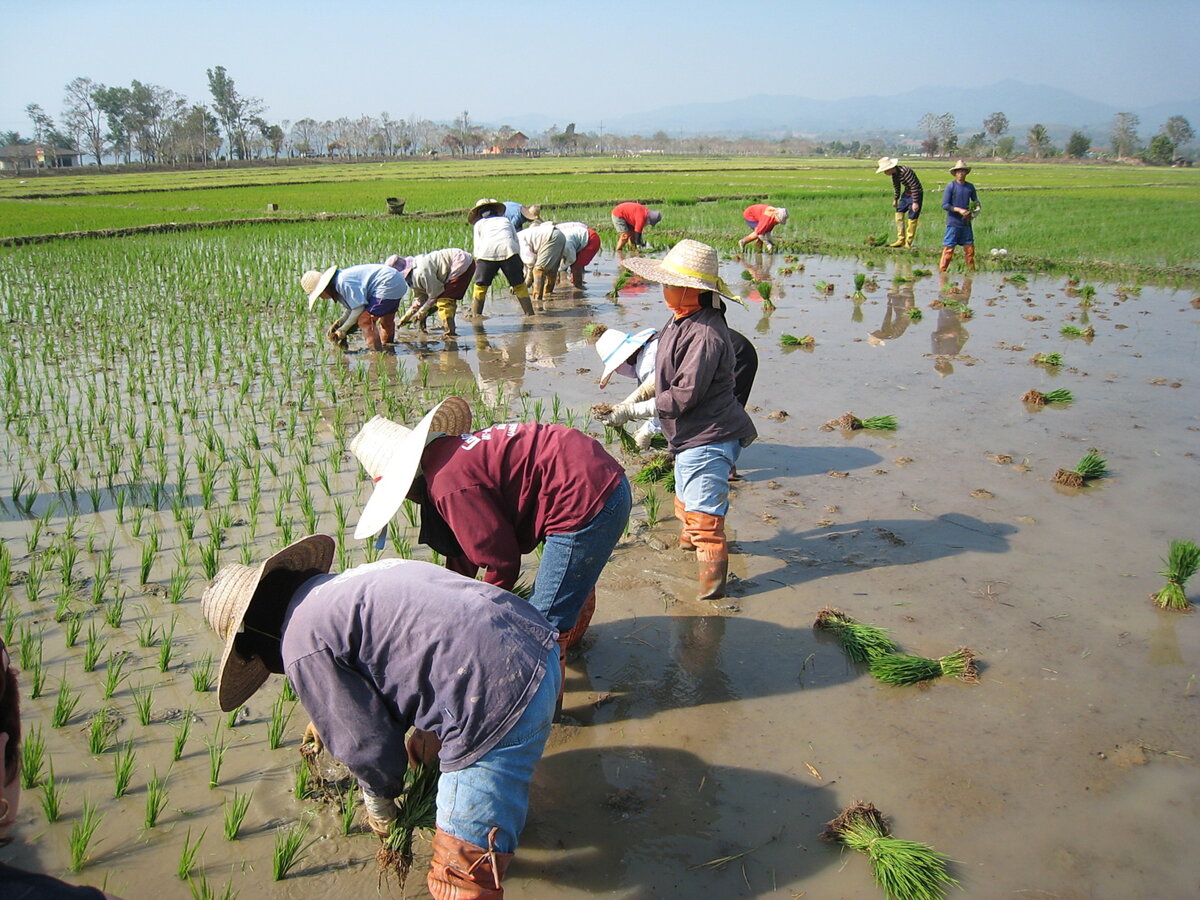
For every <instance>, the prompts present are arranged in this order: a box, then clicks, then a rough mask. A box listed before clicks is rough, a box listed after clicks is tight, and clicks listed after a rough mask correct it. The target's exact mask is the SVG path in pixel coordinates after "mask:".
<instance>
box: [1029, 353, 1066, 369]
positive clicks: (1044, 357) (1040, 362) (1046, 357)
mask: <svg viewBox="0 0 1200 900" xmlns="http://www.w3.org/2000/svg"><path fill="white" fill-rule="evenodd" d="M1029 361H1030V362H1031V363H1033V364H1034V365H1035V366H1053V367H1055V368H1057V367H1058V366H1061V365H1062V364H1063V355H1062V354H1061V353H1038V354H1035V355H1034V357H1033V358H1032V359H1031V360H1029Z"/></svg>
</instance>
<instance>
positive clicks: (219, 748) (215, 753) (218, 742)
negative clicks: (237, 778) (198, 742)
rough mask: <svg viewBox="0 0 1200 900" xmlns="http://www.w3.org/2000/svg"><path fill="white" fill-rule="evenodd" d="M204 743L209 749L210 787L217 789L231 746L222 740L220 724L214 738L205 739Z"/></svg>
mask: <svg viewBox="0 0 1200 900" xmlns="http://www.w3.org/2000/svg"><path fill="white" fill-rule="evenodd" d="M204 743H205V746H207V747H208V786H209V787H210V788H215V787H216V786H217V785H218V784H220V783H221V765H222V764H223V763H224V762H225V751H226V750H228V749H229V744H228V743H227V742H225V741H224V740H222V739H221V725H220V723H217V730H216V731H215V732H213V735H212V737H207V738H205V739H204Z"/></svg>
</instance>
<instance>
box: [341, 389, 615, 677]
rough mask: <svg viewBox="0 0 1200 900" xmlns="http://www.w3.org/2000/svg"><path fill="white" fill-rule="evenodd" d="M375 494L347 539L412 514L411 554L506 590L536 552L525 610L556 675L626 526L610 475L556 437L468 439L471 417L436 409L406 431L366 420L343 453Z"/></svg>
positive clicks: (548, 429) (604, 461)
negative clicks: (428, 554)
mask: <svg viewBox="0 0 1200 900" xmlns="http://www.w3.org/2000/svg"><path fill="white" fill-rule="evenodd" d="M350 450H351V452H353V453H354V455H355V456H356V457H358V461H359V463H361V464H362V467H363V468H364V469H366V471H367V474H368V475H370V476H371V478H372V479H374V482H375V489H374V491H373V493H372V494H371V498H370V499H369V500H368V501H367V504H366V506H365V507H364V508H363V511H362V514H361V516H360V518H359V521H358V525H357V527H356V528H355V531H354V536H355V537H356V538H367V537H371V536H372V535H374V534H376V533H377V532H379V531H381V530H382V529H383V528H384V527H385V526H386V525H387V523H388V522H389V521H390V520H391V519H392V517H393V516H395V515H396V513H397V512H398V511H399V509H400V507H401V505H402V504H403V503H404V501H405V499H411V500H413V501H414V502H416V503H417V504H418V505H419V507H420V511H421V513H420V515H421V530H420V535H419V538H418V539H419V540H420V541H421V543H423V544H426V545H427V546H429V547H431V548H433V549H434V550H435V551H437V552H438V553H440V554H441V555H442V556H443V557H445V560H446V566H447V567H448V568H451V569H453V570H454V571H455V572H458V573H460V574H462V575H466V576H468V577H470V578H474V577H475V575H476V573H477V572H478V571H479V570H480V569H483V580H484V581H486V582H487V583H488V584H493V585H496V586H497V587H501V588H504V589H505V590H512V589H513V588H515V587H516V585H517V579H518V577H519V576H520V574H521V557H522V555H523V554H527V553H532V552H533V551H534V550H535V549H536V548H537V546H538V545H539V544H543V547H542V556H541V562H540V564H539V565H538V571H537V576H536V578H535V579H534V582H533V590H532V593H531V595H530V597H529V602H530V603H531V604H532V605H533V607H534V608H535V609H536V610H537V611H538V612H540V613H541V614H542V615H544V616H545V617H546V619H547V621H549V622H550V624H551V626H553V627H554V628H555V629H556V630H557V631H558V633H559V647H560V655H559V660H560V665H562V666H564V667H565V665H566V651H567V650H569V649H570V648H571V647H572V646H574V645H575V644H576V643H578V641H579V640H580V639H581V638H582V637H583V634H584V631H585V630H586V629H587V626H588V622H589V621H590V619H591V614H592V610H593V609H594V608H595V603H596V582H597V581H598V580H599V578H600V573H601V572H602V571H603V569H604V566H605V564H606V563H607V562H608V558H609V556H610V555H611V554H612V551H613V548H614V547H615V546H616V544H617V541H618V540H620V538H621V535H622V534H623V533H624V531H625V526H626V524H627V523H628V521H629V510H630V507H631V506H632V502H633V501H632V495H631V492H630V488H629V480H628V479H627V478H626V477H625V471H624V469H622V468H621V465H620V463H618V462H617V461H616V460H615V459H613V458H612V457H611V456H609V455H608V453H607V452H606V451H605V450H604V447H603V446H601V444H600V443H599V442H598V441H596V440H595V439H593V438H591V437H589V436H588V435H586V434H584V433H583V432H581V431H577V430H576V429H574V428H567V427H566V426H563V425H541V424H538V423H536V422H533V423H506V424H499V425H493V426H491V427H490V428H485V429H483V430H482V431H472V430H471V407H470V404H468V403H467V402H466V401H465V400H463V399H462V398H461V397H447V398H446V399H445V400H443V401H442V402H441V403H439V404H438V405H437V406H435V407H434V408H433V409H432V410H430V411H429V412H428V413H427V414H426V415H425V417H424V418H422V419H421V421H420V423H418V424H417V426H416V427H415V428H413V429H411V430H410V429H408V428H405V427H404V426H403V425H399V424H397V423H396V422H391V421H389V420H388V419H385V418H384V417H383V416H376V417H375V418H373V419H371V421H369V422H367V423H366V424H365V425H364V426H363V427H362V429H361V430H360V431H359V432H358V434H356V435H355V436H354V438H353V439H352V440H351V441H350Z"/></svg>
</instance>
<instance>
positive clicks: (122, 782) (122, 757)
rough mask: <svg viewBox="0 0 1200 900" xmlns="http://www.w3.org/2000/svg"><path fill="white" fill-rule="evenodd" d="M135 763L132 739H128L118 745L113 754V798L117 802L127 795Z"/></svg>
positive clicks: (135, 757) (135, 755) (135, 756)
mask: <svg viewBox="0 0 1200 900" xmlns="http://www.w3.org/2000/svg"><path fill="white" fill-rule="evenodd" d="M136 763H137V754H136V753H135V752H134V749H133V739H132V738H130V739H129V740H127V741H125V743H123V744H118V745H117V750H116V752H115V753H114V754H113V797H114V798H115V799H117V800H119V799H121V798H122V797H124V796H125V794H126V793H128V791H129V784H130V782H131V781H133V770H134V766H135V765H136Z"/></svg>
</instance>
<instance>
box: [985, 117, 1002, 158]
mask: <svg viewBox="0 0 1200 900" xmlns="http://www.w3.org/2000/svg"><path fill="white" fill-rule="evenodd" d="M1006 131H1008V116H1006V115H1005V114H1004V113H1002V112H994V113H992V114H991V115H990V116H988V117H987V118H985V119H984V120H983V133H984V134H986V135H987V136H988V138H989V139H990V140H991V142H992V153H993V154H995V152H996V142H997V141H998V140H1000V136H1001V135H1003V134H1004V132H1006Z"/></svg>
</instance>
